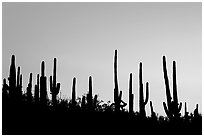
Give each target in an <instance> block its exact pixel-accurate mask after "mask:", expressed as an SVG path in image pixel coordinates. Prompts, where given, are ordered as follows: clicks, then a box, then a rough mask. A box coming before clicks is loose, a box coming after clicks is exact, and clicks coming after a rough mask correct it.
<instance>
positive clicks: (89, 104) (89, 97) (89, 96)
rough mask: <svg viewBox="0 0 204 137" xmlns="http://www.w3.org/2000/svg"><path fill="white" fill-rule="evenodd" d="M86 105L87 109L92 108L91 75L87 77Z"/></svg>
mask: <svg viewBox="0 0 204 137" xmlns="http://www.w3.org/2000/svg"><path fill="white" fill-rule="evenodd" d="M87 107H88V110H92V109H93V98H92V77H91V76H90V77H89V91H88V94H87Z"/></svg>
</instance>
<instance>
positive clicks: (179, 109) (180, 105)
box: [178, 102, 182, 113]
mask: <svg viewBox="0 0 204 137" xmlns="http://www.w3.org/2000/svg"><path fill="white" fill-rule="evenodd" d="M181 107H182V103H181V102H180V104H179V107H178V113H179V112H180V111H181Z"/></svg>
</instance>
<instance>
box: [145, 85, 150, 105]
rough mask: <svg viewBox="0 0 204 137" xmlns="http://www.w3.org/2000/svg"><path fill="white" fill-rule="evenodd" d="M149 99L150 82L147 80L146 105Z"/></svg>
mask: <svg viewBox="0 0 204 137" xmlns="http://www.w3.org/2000/svg"><path fill="white" fill-rule="evenodd" d="M148 99H149V83H148V82H147V83H146V99H145V102H144V105H146V104H147V102H148Z"/></svg>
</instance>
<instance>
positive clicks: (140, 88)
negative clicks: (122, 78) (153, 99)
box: [139, 62, 149, 117]
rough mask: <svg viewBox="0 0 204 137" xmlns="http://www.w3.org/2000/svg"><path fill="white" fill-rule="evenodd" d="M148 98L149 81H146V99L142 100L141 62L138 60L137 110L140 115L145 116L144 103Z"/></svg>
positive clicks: (145, 103)
mask: <svg viewBox="0 0 204 137" xmlns="http://www.w3.org/2000/svg"><path fill="white" fill-rule="evenodd" d="M148 99H149V83H148V82H146V99H145V101H144V95H143V83H142V63H141V62H140V67H139V112H140V116H142V117H146V112H145V105H147V102H148Z"/></svg>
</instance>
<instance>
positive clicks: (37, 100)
mask: <svg viewBox="0 0 204 137" xmlns="http://www.w3.org/2000/svg"><path fill="white" fill-rule="evenodd" d="M39 88H40V87H39V74H37V84H36V85H35V94H34V98H35V102H36V103H38V102H39V98H40V97H39V91H40V90H39Z"/></svg>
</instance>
